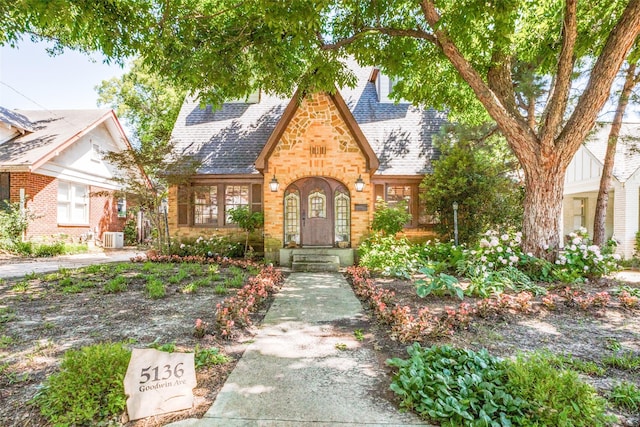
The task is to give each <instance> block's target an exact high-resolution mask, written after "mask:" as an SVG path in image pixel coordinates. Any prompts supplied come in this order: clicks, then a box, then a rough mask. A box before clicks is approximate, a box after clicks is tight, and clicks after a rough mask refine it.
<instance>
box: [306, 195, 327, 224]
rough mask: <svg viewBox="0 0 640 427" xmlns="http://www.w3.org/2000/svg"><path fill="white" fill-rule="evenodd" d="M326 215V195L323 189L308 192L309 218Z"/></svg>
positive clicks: (324, 216)
mask: <svg viewBox="0 0 640 427" xmlns="http://www.w3.org/2000/svg"><path fill="white" fill-rule="evenodd" d="M326 217H327V196H325V194H324V191H322V190H316V191H314V192H312V193H311V194H309V218H326Z"/></svg>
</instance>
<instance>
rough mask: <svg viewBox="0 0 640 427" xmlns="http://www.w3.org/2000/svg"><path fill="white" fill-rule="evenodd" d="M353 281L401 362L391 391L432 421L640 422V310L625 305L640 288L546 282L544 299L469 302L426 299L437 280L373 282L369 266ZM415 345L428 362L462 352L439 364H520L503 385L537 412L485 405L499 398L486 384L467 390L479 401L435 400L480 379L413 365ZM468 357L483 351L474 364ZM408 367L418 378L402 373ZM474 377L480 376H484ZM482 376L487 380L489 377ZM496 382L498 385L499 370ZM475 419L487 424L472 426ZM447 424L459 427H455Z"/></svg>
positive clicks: (500, 297)
mask: <svg viewBox="0 0 640 427" xmlns="http://www.w3.org/2000/svg"><path fill="white" fill-rule="evenodd" d="M428 273H430V274H433V272H432V271H430V272H428ZM347 276H348V278H349V280H350V282H351V283H352V287H353V289H354V291H355V292H356V294H357V295H358V296H359V297H360V298H361V300H362V301H363V303H364V304H365V306H366V307H368V308H369V309H370V313H371V315H372V316H373V317H374V318H375V319H376V320H377V322H378V324H379V328H380V331H379V334H382V335H386V334H388V335H390V336H391V337H392V338H393V340H384V339H379V340H378V341H377V345H378V346H379V347H380V348H382V349H384V350H383V352H385V353H386V354H387V355H389V358H390V359H391V360H393V362H391V364H392V365H393V368H394V369H393V370H392V374H394V375H395V377H394V379H393V382H392V383H391V384H390V386H391V387H393V389H394V391H396V392H398V395H397V397H396V399H399V403H401V404H402V405H403V406H406V407H408V408H412V409H413V410H415V411H416V412H418V413H420V414H422V415H423V416H424V417H426V418H428V419H429V421H431V422H433V421H438V422H442V423H443V424H442V425H467V424H465V423H466V422H468V423H469V424H468V425H492V424H491V423H487V424H483V423H482V421H477V420H481V419H489V418H490V419H491V420H492V422H494V423H497V424H495V425H509V424H508V423H507V421H505V420H506V419H509V420H510V422H511V423H512V425H584V426H592V425H623V426H635V425H638V423H640V411H638V409H637V408H636V407H635V406H634V403H635V402H637V400H636V399H637V390H638V387H640V368H638V360H640V319H639V318H640V316H639V314H640V312H639V311H638V309H637V308H636V306H635V305H633V304H628V303H627V302H626V298H628V297H632V296H633V295H632V293H635V291H636V290H638V289H639V287H638V284H636V283H621V282H618V281H616V280H612V279H610V278H606V277H605V278H600V279H591V280H588V281H584V282H579V283H573V284H571V285H567V284H564V283H557V282H551V283H545V282H538V283H537V284H536V286H540V287H541V288H543V289H544V291H545V292H544V293H540V294H539V295H535V294H534V293H532V292H529V291H518V290H512V289H508V288H506V289H504V290H503V291H502V292H500V293H496V294H492V295H491V296H489V297H481V296H478V295H471V294H470V295H466V294H465V295H464V299H463V300H462V301H461V300H460V299H459V297H458V295H457V294H456V292H455V290H454V291H451V292H447V291H444V290H445V289H446V287H443V288H442V289H443V292H429V293H427V294H426V295H424V296H423V297H421V296H419V289H420V286H426V285H425V283H427V284H429V283H433V280H432V279H431V281H430V280H429V279H428V278H427V280H425V279H416V280H406V279H399V278H391V277H388V276H383V275H378V276H374V275H372V274H371V273H370V272H369V270H368V269H366V268H363V267H351V268H349V269H348V270H347ZM427 276H428V275H427ZM432 277H434V276H432ZM420 280H423V281H424V282H420ZM416 282H418V283H416ZM419 283H422V285H420V284H419ZM459 285H460V286H466V285H468V282H467V283H463V282H462V281H461V282H459ZM622 289H625V290H624V291H622ZM413 343H421V344H422V346H423V347H420V348H421V349H420V350H415V351H413V350H412V351H413V353H416V354H420V355H421V356H420V357H422V355H423V353H424V352H425V351H426V350H425V349H426V348H429V347H430V346H432V345H433V344H438V345H439V346H448V347H450V348H451V349H453V350H451V349H448V350H447V349H445V350H442V349H440V350H437V351H436V352H435V353H434V354H438V356H437V357H435V356H433V360H434V361H435V360H437V361H440V362H438V363H440V364H442V363H447V362H446V361H444V362H442V360H443V359H447V358H449V359H450V358H454V359H456V358H459V357H464V358H471V359H470V360H472V362H469V363H476V362H478V360H483V362H478V363H482V364H483V365H486V366H491V363H490V362H489V360H490V358H499V359H503V360H510V361H512V362H510V363H511V364H510V365H509V366H507V367H505V368H504V369H503V370H504V372H503V373H502V374H501V375H503V377H502V378H503V380H504V381H507V380H506V379H505V378H508V380H509V381H511V385H510V386H509V387H510V388H508V390H509V392H508V393H509V394H510V395H511V397H512V398H513V399H515V400H514V401H517V400H518V399H522V400H524V401H525V402H529V401H535V402H537V405H538V406H537V407H532V406H531V403H527V404H525V405H515V404H514V405H515V406H509V405H511V404H512V403H513V402H512V401H511V400H509V402H510V403H509V405H507V404H506V403H505V404H504V405H503V404H499V403H496V402H499V400H496V399H493V400H492V402H493V403H492V404H491V405H489V406H487V407H484V406H483V405H484V403H481V402H484V401H483V400H482V399H483V396H484V395H485V394H486V393H489V392H491V393H493V392H492V391H491V390H493V389H492V388H491V387H489V386H487V385H486V384H484V385H483V387H485V386H486V387H485V388H487V387H488V388H487V390H484V389H483V390H482V392H480V391H477V394H478V395H477V396H476V394H475V392H473V393H472V392H470V391H466V392H465V393H467V392H468V393H470V394H469V396H471V397H469V396H467V395H464V393H463V395H464V396H466V397H464V398H461V397H460V394H459V393H458V394H456V393H454V392H453V391H451V396H449V394H447V393H445V394H442V393H440V394H439V395H438V397H437V398H436V397H434V396H433V395H432V394H430V393H431V392H434V393H435V391H434V390H436V391H437V390H438V388H437V387H436V386H435V385H433V384H436V383H437V384H440V385H442V384H446V383H447V381H453V382H452V384H453V385H451V386H444V385H442V387H445V389H446V390H453V389H451V387H458V386H459V387H462V386H463V385H464V386H465V387H467V388H470V390H474V389H473V381H475V380H478V378H477V377H473V376H472V377H469V378H468V377H467V376H465V375H466V374H465V375H462V376H461V377H460V378H459V382H458V380H456V379H451V378H443V376H447V375H450V374H446V373H447V372H452V371H451V369H452V368H447V369H448V370H444V368H443V367H442V366H440V365H438V363H435V362H434V365H433V366H431V367H426V366H425V365H426V363H425V362H424V360H423V361H422V362H416V361H411V359H412V358H413V357H414V356H412V355H409V356H407V353H406V351H405V348H406V346H407V345H412V344H413ZM411 348H414V347H411ZM468 351H473V352H476V353H474V355H473V357H471V356H469V354H467V353H466V352H468ZM485 351H486V352H487V353H484V352H485ZM442 352H444V353H447V354H448V356H446V357H445V356H443V354H441V353H442ZM454 356H455V357H454ZM427 358H428V357H427ZM476 358H478V359H476ZM401 360H402V362H401ZM465 360H467V359H465ZM491 360H492V359H491ZM459 364H460V366H459V369H463V368H464V367H463V366H462V365H463V363H462V362H460V363H459ZM436 365H437V366H436ZM456 366H457V365H456ZM465 366H466V365H465ZM404 367H406V369H408V370H409V371H410V372H411V374H407V371H403V368H404ZM427 371H430V372H432V374H434V375H435V377H434V378H435V379H433V383H430V384H431V386H428V387H427V386H425V388H421V387H423V386H424V384H426V382H425V381H426V380H425V379H424V378H422V379H420V378H414V376H415V375H417V373H418V372H422V374H420V375H423V374H424V372H427ZM472 371H474V372H476V373H477V372H478V371H479V369H476V368H473V369H472ZM505 372H506V373H505ZM487 374H488V373H487ZM451 375H452V374H451ZM478 375H480V377H481V378H482V374H478ZM492 375H494V377H492V378H496V376H495V372H494V373H493V374H492ZM443 382H444V383H443ZM485 382H486V381H485ZM499 383H500V382H499ZM500 384H503V383H500ZM425 393H426V395H425ZM505 393H506V392H505ZM454 395H455V396H454ZM472 395H473V396H472ZM425 396H426V397H425ZM447 396H449V397H447ZM500 396H501V398H505V396H504V395H502V394H500ZM563 396H570V397H571V398H570V399H569V400H567V399H566V398H565V397H563ZM453 397H455V399H456V400H455V401H454V400H452V399H453ZM543 397H544V399H543ZM390 398H391V397H390ZM457 399H460V401H458V400H457ZM465 399H466V400H465ZM469 399H471V400H473V399H477V401H474V402H476V403H475V404H474V405H472V406H473V408H469V407H467V406H466V405H469ZM545 399H547V400H545ZM568 402H569V403H568ZM509 408H510V409H509ZM536 408H537V409H536ZM481 409H482V410H483V413H482V414H481V413H480V410H481ZM465 411H466V412H465ZM474 411H475V412H474ZM469 414H471V416H472V418H474V420H476V421H477V422H480V424H473V423H471V422H470V421H469ZM501 414H502V415H501ZM535 414H537V415H536V416H534V415H535ZM485 415H487V416H488V418H486V417H485ZM542 415H544V416H545V417H542ZM610 417H614V418H610ZM447 420H454V421H452V422H450V424H447V422H449V421H447ZM465 420H466V421H465ZM611 420H615V421H611ZM536 423H537V424H536Z"/></svg>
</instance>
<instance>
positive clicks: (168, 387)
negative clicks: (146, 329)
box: [124, 349, 197, 420]
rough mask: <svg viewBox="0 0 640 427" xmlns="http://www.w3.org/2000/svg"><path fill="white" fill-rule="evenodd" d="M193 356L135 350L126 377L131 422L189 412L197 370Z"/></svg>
mask: <svg viewBox="0 0 640 427" xmlns="http://www.w3.org/2000/svg"><path fill="white" fill-rule="evenodd" d="M193 357H194V356H193V353H166V352H164V351H158V350H154V349H133V351H132V353H131V361H130V362H129V367H128V368H127V373H126V375H125V377H124V392H125V393H126V394H127V395H128V396H129V397H128V399H127V412H128V413H129V419H130V420H137V419H139V418H144V417H149V416H152V415H159V414H165V413H167V412H173V411H179V410H181V409H189V408H191V406H192V405H193V388H194V387H195V386H196V384H197V382H196V370H195V365H194V358H193Z"/></svg>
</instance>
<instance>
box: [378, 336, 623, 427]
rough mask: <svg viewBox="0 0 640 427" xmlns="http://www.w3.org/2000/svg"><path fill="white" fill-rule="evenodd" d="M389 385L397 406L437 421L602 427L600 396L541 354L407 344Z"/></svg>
mask: <svg viewBox="0 0 640 427" xmlns="http://www.w3.org/2000/svg"><path fill="white" fill-rule="evenodd" d="M407 351H408V353H409V359H407V360H403V359H397V358H396V359H391V360H388V361H387V363H388V364H389V365H390V366H393V367H396V368H398V372H397V373H396V374H395V375H394V376H393V380H392V383H391V389H392V390H393V391H394V392H395V393H397V394H398V395H399V396H400V397H401V399H402V403H401V405H402V406H404V407H406V408H409V409H412V410H414V411H415V412H417V413H418V414H420V415H421V416H423V417H425V418H430V419H432V420H437V421H439V422H441V425H442V426H494V425H495V426H509V425H527V426H575V427H578V426H590V427H591V426H603V425H606V424H607V423H608V422H610V421H611V419H610V418H609V417H608V416H606V415H605V400H604V399H602V398H601V397H599V396H598V395H597V393H596V391H595V390H594V389H593V387H591V386H590V385H588V384H586V383H584V382H582V381H581V380H580V379H579V378H578V374H577V373H576V372H575V371H571V370H562V369H560V370H559V369H556V368H555V367H554V366H553V363H551V361H550V360H549V359H548V357H547V356H545V355H544V354H538V353H534V354H531V355H528V356H524V355H519V356H518V357H517V358H516V359H515V360H514V361H509V360H505V361H503V360H500V359H498V358H496V357H493V356H491V355H490V354H489V353H488V352H487V351H486V350H480V351H477V352H476V351H472V350H465V349H456V348H452V347H449V346H433V347H431V348H422V347H421V346H420V345H419V344H417V343H416V344H414V345H413V346H411V347H409V348H408V349H407Z"/></svg>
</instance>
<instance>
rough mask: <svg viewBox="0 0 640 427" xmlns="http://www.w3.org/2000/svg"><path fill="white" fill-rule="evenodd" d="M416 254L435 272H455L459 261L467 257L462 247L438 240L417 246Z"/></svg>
mask: <svg viewBox="0 0 640 427" xmlns="http://www.w3.org/2000/svg"><path fill="white" fill-rule="evenodd" d="M416 252H417V254H418V256H419V257H420V259H422V260H425V261H429V264H431V265H432V266H433V268H434V270H435V271H436V272H444V271H447V272H455V271H456V268H457V266H458V264H459V263H460V261H462V260H464V259H465V257H466V256H467V253H466V251H465V247H464V245H456V244H454V243H453V242H440V241H439V240H436V241H435V242H431V241H428V242H426V243H424V244H422V245H419V246H418V247H416Z"/></svg>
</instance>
